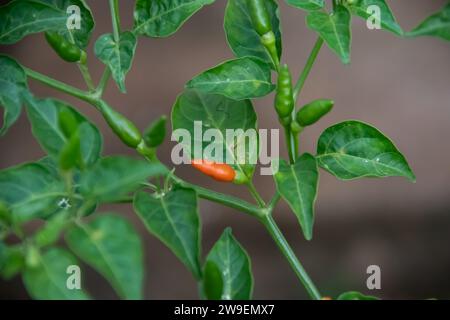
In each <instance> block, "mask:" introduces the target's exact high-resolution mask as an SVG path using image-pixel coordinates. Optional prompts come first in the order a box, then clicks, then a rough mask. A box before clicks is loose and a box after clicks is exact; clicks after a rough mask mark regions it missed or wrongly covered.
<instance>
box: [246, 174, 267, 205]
mask: <svg viewBox="0 0 450 320" xmlns="http://www.w3.org/2000/svg"><path fill="white" fill-rule="evenodd" d="M247 187H248V190H250V193H251V194H252V196H253V198H255V200H256V202H258V205H259V206H260V207H265V206H266V203H265V202H264V199H263V198H262V197H261V195H260V194H259V192H258V190H256V188H255V185H254V184H253V181H251V180H249V181H248V183H247Z"/></svg>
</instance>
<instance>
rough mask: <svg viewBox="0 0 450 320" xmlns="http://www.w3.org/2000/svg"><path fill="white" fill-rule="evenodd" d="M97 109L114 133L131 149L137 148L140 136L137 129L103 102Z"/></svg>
mask: <svg viewBox="0 0 450 320" xmlns="http://www.w3.org/2000/svg"><path fill="white" fill-rule="evenodd" d="M98 108H99V110H100V112H101V113H102V115H103V117H104V118H105V120H106V122H107V123H108V124H109V126H110V127H111V129H112V130H113V131H114V133H115V134H116V135H117V136H118V137H119V138H120V140H122V142H123V143H125V144H126V145H127V146H129V147H131V148H134V149H135V148H137V147H138V146H139V144H140V143H141V140H142V136H141V132H140V131H139V129H138V128H136V126H135V125H134V123H132V122H131V121H130V120H128V119H127V118H126V117H125V116H123V115H122V114H120V113H119V112H117V111H115V110H113V109H112V108H111V107H110V106H108V105H107V104H106V103H105V102H101V103H99V104H98Z"/></svg>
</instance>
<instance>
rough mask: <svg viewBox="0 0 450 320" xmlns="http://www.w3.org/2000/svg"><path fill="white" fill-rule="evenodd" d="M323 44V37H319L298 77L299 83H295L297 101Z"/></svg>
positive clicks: (295, 98)
mask: <svg viewBox="0 0 450 320" xmlns="http://www.w3.org/2000/svg"><path fill="white" fill-rule="evenodd" d="M322 45H323V39H322V38H321V37H318V38H317V40H316V43H315V44H314V47H313V49H312V50H311V53H310V54H309V57H308V60H307V61H306V64H305V67H304V68H303V71H302V73H301V74H300V77H299V78H298V81H297V84H296V85H295V88H294V100H295V102H297V99H298V96H299V94H300V92H301V91H302V89H303V86H304V84H305V81H306V79H307V78H308V75H309V73H310V71H311V69H312V66H313V65H314V62H315V61H316V58H317V55H318V54H319V51H320V49H321V48H322Z"/></svg>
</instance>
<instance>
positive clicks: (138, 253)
mask: <svg viewBox="0 0 450 320" xmlns="http://www.w3.org/2000/svg"><path fill="white" fill-rule="evenodd" d="M280 1H281V0H280ZM213 2H214V0H137V1H136V3H135V9H134V27H133V28H132V29H131V30H122V27H121V25H120V18H119V1H118V0H109V5H110V11H111V18H112V30H113V31H112V33H109V34H104V35H102V36H101V37H99V39H97V40H96V42H95V46H94V54H95V57H96V58H98V59H99V60H100V61H101V62H102V63H103V64H104V65H105V70H104V73H103V76H102V77H101V79H100V80H99V82H98V84H95V83H94V81H93V80H92V77H91V75H90V72H89V68H88V66H87V60H88V59H91V56H92V55H91V54H89V53H88V52H87V51H86V48H87V46H88V44H89V41H90V38H91V33H92V30H93V28H94V18H93V16H92V12H91V10H90V9H89V7H88V5H87V3H86V2H85V1H83V0H14V1H9V2H8V3H7V4H5V5H4V6H2V7H0V44H6V45H9V44H14V43H17V42H19V41H20V40H22V39H23V38H25V37H26V36H28V35H30V34H34V33H43V34H45V37H42V40H43V41H45V39H46V40H47V42H48V44H49V45H50V46H51V47H52V48H53V49H54V51H55V52H56V54H58V55H59V56H60V57H61V58H62V59H64V60H65V61H67V62H69V63H72V64H73V65H75V66H77V67H78V69H79V70H80V72H81V74H82V75H83V77H84V79H85V82H86V86H87V89H80V88H75V87H73V86H70V85H68V84H66V83H63V82H61V81H58V80H56V79H53V78H51V77H49V76H46V75H44V74H42V73H40V72H37V71H35V70H31V69H29V68H27V67H25V66H23V65H21V64H19V62H17V61H15V60H14V59H13V58H11V57H9V56H6V55H1V56H0V105H1V106H2V107H3V109H4V116H3V126H2V128H1V131H0V133H1V135H5V134H6V132H7V130H8V129H9V128H10V127H11V126H12V125H13V124H14V122H15V121H16V120H17V118H18V117H19V115H20V114H21V112H22V108H23V107H24V109H25V110H26V113H27V116H28V119H29V121H30V123H31V128H32V132H33V135H34V137H35V138H36V139H37V141H38V142H39V144H40V145H41V147H42V149H43V150H44V151H45V152H46V153H47V156H46V157H45V158H43V159H39V160H36V161H32V162H28V163H25V164H20V165H17V166H15V167H11V168H6V169H3V170H1V171H0V228H1V229H0V232H1V233H0V270H1V275H2V276H3V277H4V278H5V279H8V278H11V277H13V276H15V275H18V274H21V276H22V279H23V282H24V284H25V287H26V289H27V290H28V292H29V294H30V296H31V297H33V298H37V299H60V298H63V299H85V298H89V295H88V293H87V292H86V291H85V290H84V289H83V288H80V287H79V283H77V280H76V278H73V279H72V280H70V279H69V278H70V277H69V275H72V273H73V274H74V275H75V273H76V271H77V270H76V266H77V265H78V263H79V262H78V261H77V259H81V260H82V261H84V262H85V263H86V264H88V265H90V266H92V267H93V268H94V269H95V270H96V271H97V272H98V273H100V274H101V275H102V276H103V277H104V278H106V280H108V281H109V282H110V283H111V285H112V287H113V288H114V289H115V291H117V294H118V295H119V296H120V297H121V298H126V299H139V298H142V292H143V275H144V266H143V248H142V243H141V240H140V238H139V236H138V234H137V233H136V231H135V230H134V228H133V227H132V225H131V224H130V223H129V222H128V221H127V220H126V219H125V218H124V217H121V216H120V215H118V214H114V213H107V214H101V215H98V216H97V212H98V211H101V208H102V206H101V205H103V204H107V203H117V202H121V203H123V202H128V203H132V204H133V207H134V210H135V212H136V214H137V215H138V216H139V218H140V219H141V220H142V222H143V223H144V225H145V226H146V228H147V229H148V231H149V232H150V233H151V234H153V235H154V236H155V237H157V238H158V239H159V240H161V241H162V242H163V243H164V244H165V245H166V246H167V247H168V248H169V249H170V250H171V251H172V252H173V253H174V254H175V255H176V256H177V257H178V258H179V259H180V261H181V262H182V263H183V264H184V265H185V266H186V267H187V268H188V269H189V271H190V272H191V273H192V275H193V277H194V278H195V281H197V282H198V284H199V288H200V296H201V297H202V298H207V299H250V298H251V297H252V290H253V277H252V273H251V263H250V258H249V257H248V255H247V253H246V251H245V249H244V248H243V247H242V246H241V245H240V244H239V242H238V241H237V240H236V238H235V237H234V236H233V235H232V233H231V230H230V229H226V230H225V231H224V232H223V234H222V236H221V237H220V239H218V240H217V242H216V243H215V245H214V246H213V248H212V249H211V250H210V251H209V252H208V254H207V255H206V257H205V258H203V259H202V256H201V241H200V239H201V227H200V225H201V224H200V217H199V213H198V199H205V200H208V201H213V202H217V203H219V204H222V205H224V206H228V207H231V208H234V209H236V210H238V211H240V212H242V213H245V214H248V215H250V216H252V217H254V219H255V221H257V222H259V223H260V224H261V225H262V226H263V227H264V228H265V229H266V230H267V232H268V233H269V234H270V236H271V237H272V238H273V240H274V241H275V243H276V245H277V246H278V248H279V249H280V251H281V253H282V254H283V255H284V257H285V258H286V260H287V262H288V263H289V264H290V266H291V268H292V270H293V272H294V273H295V274H296V275H297V277H298V279H299V280H300V283H301V285H303V286H304V288H305V289H306V291H307V292H308V294H309V295H310V297H311V298H312V299H321V298H322V295H321V294H320V293H319V290H318V289H317V288H316V286H315V285H314V283H313V281H312V279H311V278H310V277H309V276H308V274H307V272H306V271H305V269H304V268H303V266H302V264H301V263H300V261H299V260H298V258H297V256H296V255H295V253H294V252H293V250H292V249H291V247H290V245H289V244H288V242H287V241H286V239H285V237H284V236H283V233H282V232H281V231H280V229H279V228H278V226H277V224H276V222H275V220H274V219H273V212H274V210H275V208H276V205H277V203H278V202H279V201H280V200H281V199H282V200H284V201H286V202H287V204H288V205H289V207H290V208H291V209H292V212H293V213H294V214H295V216H296V217H297V219H298V222H299V224H300V227H301V231H302V232H303V235H304V237H305V238H306V239H307V240H311V239H312V236H313V225H314V203H315V199H316V195H317V191H318V190H317V188H318V181H319V170H318V169H319V168H322V169H324V170H325V171H327V172H328V173H330V174H332V175H333V176H335V177H336V178H338V179H341V180H351V179H359V178H364V177H371V178H381V177H390V176H401V177H405V178H407V179H409V180H410V181H414V180H415V176H414V173H413V172H412V170H411V169H410V166H409V165H408V163H407V161H406V159H405V157H404V156H403V155H402V154H401V153H400V151H399V150H398V149H397V148H396V146H395V145H394V144H393V142H391V140H389V138H387V137H386V136H385V135H384V134H383V133H382V132H380V131H379V130H378V129H376V128H375V127H373V126H371V125H369V124H367V123H364V122H361V121H356V120H351V121H343V122H340V123H337V124H335V125H333V126H331V127H329V128H328V129H326V130H325V131H324V132H323V133H322V134H321V135H320V137H319V139H318V142H317V153H316V154H315V155H312V154H309V153H303V154H300V151H299V138H300V136H301V133H302V132H303V131H304V130H307V129H308V127H309V126H311V125H313V124H314V123H316V122H317V121H319V120H320V118H322V117H323V116H325V115H326V114H327V113H328V112H329V111H331V109H332V107H333V104H334V103H333V101H332V100H328V99H320V100H315V101H312V102H310V103H307V104H305V105H304V106H301V107H298V106H297V105H298V100H299V95H300V94H301V91H302V88H303V86H304V84H305V81H306V79H307V77H308V75H309V73H310V71H311V69H312V67H313V64H314V62H315V60H316V58H317V56H318V54H319V51H320V50H321V48H322V47H323V44H324V43H326V45H327V46H328V48H329V49H331V51H332V52H334V53H335V54H336V55H337V56H338V57H339V59H340V60H341V61H342V62H343V63H345V64H346V63H349V62H350V47H351V20H352V17H357V18H362V19H372V20H373V19H375V20H373V22H374V23H379V24H380V27H381V28H382V29H384V30H386V31H389V32H391V33H392V34H394V35H396V36H398V37H417V36H423V35H428V36H436V37H440V38H442V39H444V40H450V27H449V21H450V4H447V5H446V6H445V7H444V8H443V9H442V10H441V11H439V12H437V13H435V14H434V15H432V16H430V17H428V18H427V19H426V20H424V21H423V22H422V23H420V24H419V25H418V26H417V27H416V28H415V29H413V30H412V31H410V32H404V31H403V30H402V28H401V27H400V25H399V24H398V23H397V22H396V19H395V17H394V15H393V13H392V12H391V10H390V8H389V6H388V4H387V3H386V2H385V0H351V1H350V0H333V1H330V2H329V3H326V2H325V1H324V0H286V2H287V4H288V5H290V6H292V7H293V8H294V9H300V10H305V11H306V14H307V15H306V24H307V26H308V27H309V28H310V29H311V30H312V31H313V32H315V33H317V41H316V43H315V45H314V47H313V48H312V51H311V54H310V56H309V58H308V59H307V61H306V64H305V66H304V69H303V71H302V72H301V73H300V75H299V76H298V80H297V81H293V80H292V76H291V72H290V69H289V66H288V65H286V64H284V63H282V61H283V60H282V48H283V45H282V37H281V36H282V34H281V28H280V24H281V22H280V14H279V9H278V2H277V1H274V0H228V1H227V6H226V10H225V19H224V29H225V34H226V39H227V42H228V44H229V46H230V48H231V50H232V51H233V53H234V55H235V56H236V57H235V59H233V60H230V61H226V62H223V63H221V64H219V65H218V66H216V67H213V68H211V69H209V70H207V71H204V72H203V73H201V74H199V75H197V76H196V77H194V78H193V79H192V80H191V81H189V82H188V83H187V84H186V88H185V90H184V91H183V92H182V93H181V94H180V95H179V96H178V98H177V99H176V102H175V104H174V106H173V110H172V115H171V121H172V128H173V129H174V130H175V129H180V128H181V129H185V130H187V131H188V132H190V133H192V136H193V133H194V132H193V131H194V125H195V124H194V122H196V121H202V126H203V127H204V128H205V129H206V128H215V129H218V130H219V132H221V133H222V134H223V135H225V131H226V129H243V130H248V129H256V127H257V116H256V112H255V109H254V108H253V105H252V100H255V99H258V98H260V97H263V96H266V95H269V94H270V93H271V92H274V91H275V98H274V108H273V115H274V116H276V117H278V119H279V122H280V127H282V128H283V129H284V133H285V137H286V147H287V150H288V151H289V152H288V153H289V159H288V161H286V160H282V159H281V160H277V163H278V165H279V170H278V171H274V183H275V186H276V191H275V194H274V196H273V198H272V199H270V200H269V201H267V200H266V199H263V198H262V197H261V196H260V194H259V193H258V191H257V189H256V188H255V186H254V184H253V182H252V177H253V175H254V171H255V165H254V164H252V163H249V162H245V161H244V162H243V163H240V162H236V163H233V164H225V163H218V162H217V161H215V160H214V159H208V158H206V159H195V157H194V155H193V154H189V156H190V158H191V159H193V160H195V161H194V163H193V164H194V167H196V168H198V169H199V170H201V171H202V172H204V173H206V174H207V175H209V176H211V177H213V178H216V180H219V181H223V182H228V183H232V182H236V183H239V184H243V185H245V186H247V187H248V190H249V192H250V193H251V194H252V195H253V197H254V198H255V203H250V202H247V201H244V200H242V199H239V198H237V197H235V196H230V195H226V194H223V193H219V192H216V191H212V190H209V189H205V188H202V187H201V186H198V185H195V184H192V183H190V182H187V181H184V180H182V179H181V178H179V177H177V176H176V174H175V170H174V168H173V166H172V165H170V164H167V165H165V164H162V163H161V162H160V161H159V160H158V157H157V150H158V146H159V145H160V144H161V143H162V142H163V141H164V140H165V137H166V117H165V116H162V117H161V118H159V119H153V122H151V123H150V125H149V127H148V129H147V130H145V132H143V133H141V131H140V130H139V129H138V128H137V127H136V126H135V125H134V124H133V122H132V121H131V120H129V119H127V118H125V117H124V116H123V115H122V114H121V113H120V112H119V111H117V110H116V109H115V108H113V107H112V106H110V105H109V104H108V103H107V102H106V101H105V100H104V99H103V93H104V90H105V87H106V85H107V83H108V81H109V80H110V78H111V77H112V79H113V80H114V81H115V82H116V84H117V87H118V89H119V90H120V91H121V92H123V93H125V91H126V86H125V77H126V74H127V72H128V71H129V70H130V68H131V66H132V61H133V56H134V54H135V50H136V44H137V41H138V39H139V40H141V39H142V38H145V37H154V38H160V37H168V36H170V35H172V34H174V33H175V32H176V31H177V30H178V29H179V28H180V27H181V26H182V25H183V23H184V22H186V20H188V19H189V18H190V17H191V16H192V15H193V14H194V13H196V12H197V11H198V10H200V9H201V8H202V7H203V6H206V5H210V4H212V3H213ZM128 3H129V1H126V4H127V5H128ZM124 4H125V1H124ZM373 6H376V7H377V8H378V9H379V13H380V15H379V16H378V17H377V16H376V15H375V16H373V12H371V11H370V7H373ZM272 79H275V80H274V81H273V80H272ZM31 80H32V81H38V82H40V83H42V84H44V85H47V86H49V87H51V88H53V89H55V90H58V91H61V92H63V93H65V94H67V95H69V96H73V97H76V98H78V99H80V100H82V101H85V102H87V103H89V104H90V105H92V106H93V107H94V108H95V109H97V110H98V111H99V112H100V113H101V114H102V115H103V117H104V119H105V121H106V122H107V123H108V125H109V126H110V128H111V129H112V130H113V132H114V133H115V134H116V135H117V137H118V138H119V139H120V140H121V141H122V142H123V143H124V144H125V145H127V146H129V147H130V148H132V149H135V150H136V157H124V156H107V157H104V156H102V135H101V133H100V131H99V130H98V129H97V127H96V126H95V125H94V124H93V123H92V122H91V121H90V120H89V119H87V118H86V117H85V116H84V115H82V114H81V113H80V112H79V111H77V109H76V108H75V107H73V106H71V105H69V104H68V103H67V102H64V101H60V100H56V99H53V98H38V97H37V96H35V95H34V94H33V93H32V92H30V90H29V89H28V81H31ZM149 122H150V119H149ZM187 142H188V143H191V142H193V141H187ZM180 143H181V144H183V143H186V141H180ZM239 143H242V144H244V146H245V147H248V144H249V142H248V140H246V139H243V140H242V141H240V142H239ZM235 147H236V146H235V145H229V144H227V143H224V144H223V145H222V146H221V148H223V151H224V153H226V154H231V156H232V157H235V156H236V148H235ZM246 150H249V148H246ZM250 156H251V155H250V152H248V153H246V155H245V158H246V159H248V158H249V157H250ZM35 220H40V221H44V223H43V224H42V227H40V228H38V229H37V230H33V231H31V232H30V231H29V229H30V228H24V226H25V225H26V224H27V223H29V222H31V221H35ZM26 230H27V231H26ZM61 235H64V239H65V242H66V243H67V247H68V249H66V248H61V247H59V246H58V240H59V239H60V237H61ZM68 277H69V278H68ZM339 298H340V299H370V298H371V297H366V296H363V295H361V294H359V293H356V292H350V293H345V294H343V295H341V296H340V297H339Z"/></svg>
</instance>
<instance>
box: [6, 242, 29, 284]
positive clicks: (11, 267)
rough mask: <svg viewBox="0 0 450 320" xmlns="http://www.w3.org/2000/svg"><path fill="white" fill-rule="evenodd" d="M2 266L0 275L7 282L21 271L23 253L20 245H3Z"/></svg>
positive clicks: (23, 262)
mask: <svg viewBox="0 0 450 320" xmlns="http://www.w3.org/2000/svg"><path fill="white" fill-rule="evenodd" d="M3 255H4V256H3V265H2V266H1V267H0V275H1V276H2V278H3V279H5V280H9V279H12V278H13V277H14V276H16V275H17V274H18V273H20V272H21V271H22V269H23V268H24V266H25V259H24V253H23V250H22V248H21V247H20V245H16V246H5V245H3Z"/></svg>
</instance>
